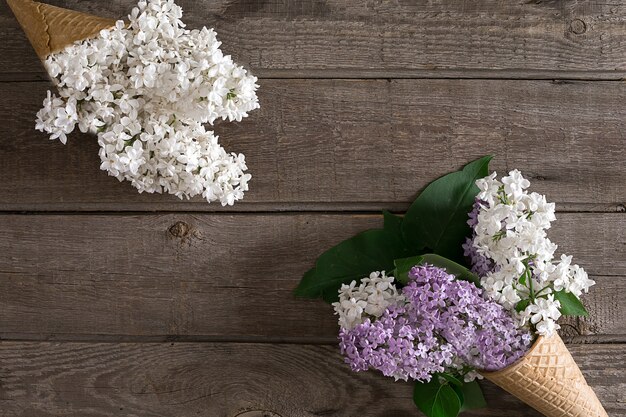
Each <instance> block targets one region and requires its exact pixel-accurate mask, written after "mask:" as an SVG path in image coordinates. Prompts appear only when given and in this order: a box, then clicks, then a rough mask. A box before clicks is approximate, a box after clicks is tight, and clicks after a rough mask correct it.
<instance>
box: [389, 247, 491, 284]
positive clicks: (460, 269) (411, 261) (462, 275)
mask: <svg viewBox="0 0 626 417" xmlns="http://www.w3.org/2000/svg"><path fill="white" fill-rule="evenodd" d="M393 263H394V265H395V266H396V269H395V270H394V277H395V278H396V279H397V280H398V281H399V282H401V283H403V284H406V283H407V282H408V280H409V277H408V274H409V271H411V268H413V267H414V266H415V265H423V264H430V265H435V266H438V267H440V268H445V269H446V271H448V273H450V274H452V275H454V276H456V278H457V279H462V280H464V281H469V282H472V283H474V284H475V285H476V286H478V287H480V278H478V276H476V275H475V274H473V273H472V272H471V271H470V270H469V269H467V268H465V267H464V266H462V265H459V264H457V263H456V262H453V261H451V260H450V259H447V258H444V257H443V256H439V255H435V254H433V253H426V254H423V255H418V256H411V257H408V258H403V259H396V260H395V261H393Z"/></svg>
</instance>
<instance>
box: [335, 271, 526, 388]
mask: <svg viewBox="0 0 626 417" xmlns="http://www.w3.org/2000/svg"><path fill="white" fill-rule="evenodd" d="M373 275H374V277H375V278H376V279H379V277H380V276H379V274H378V273H377V272H376V273H374V274H373ZM370 280H371V278H370ZM363 281H365V280H362V282H363ZM392 281H393V278H391V277H387V280H386V281H385V282H386V283H388V284H389V285H393V284H392ZM370 286H371V281H370V282H368V283H364V284H361V286H360V287H356V284H355V283H354V282H353V283H352V284H351V285H350V286H346V287H349V288H342V289H341V290H340V294H341V296H342V297H346V298H344V301H346V300H347V297H348V296H350V295H354V294H355V293H359V294H362V293H366V292H367V288H368V287H370ZM361 287H363V289H360V288H361ZM386 290H387V289H386ZM386 290H385V291H386ZM395 292H396V291H395V287H394V291H393V293H394V294H395ZM346 294H347V295H346ZM401 296H402V297H401V298H399V297H397V298H396V300H397V301H396V302H395V303H391V302H390V303H389V305H388V306H387V307H386V308H385V309H384V312H383V313H382V314H380V315H374V316H372V315H367V316H368V317H367V318H365V319H362V320H359V321H360V322H359V323H358V324H356V325H354V321H353V320H352V317H351V319H350V320H348V324H349V325H350V326H342V328H341V330H340V333H339V340H340V348H341V352H342V354H343V355H344V356H345V361H346V363H348V364H350V366H351V368H352V369H353V370H354V371H365V370H368V369H370V368H371V369H377V370H379V371H380V372H382V373H383V374H384V375H385V376H391V377H394V378H395V379H396V380H398V379H403V380H408V379H412V380H417V381H424V382H425V381H430V380H431V378H432V377H433V375H436V374H440V373H449V374H452V375H455V376H457V377H462V378H463V379H464V380H465V381H466V382H469V381H472V380H473V379H475V378H476V377H477V376H478V373H477V372H476V371H477V370H488V371H495V370H499V369H502V368H504V367H506V366H508V365H510V364H511V363H513V362H514V361H516V360H517V359H519V358H520V357H522V356H523V355H524V353H525V352H526V350H527V349H528V347H529V346H530V343H531V335H530V333H529V332H528V331H527V330H524V329H518V328H517V326H516V324H515V322H514V320H513V319H512V317H511V315H510V314H509V313H508V312H507V311H506V310H505V309H504V308H503V307H502V306H501V305H499V304H498V303H496V302H494V301H492V300H489V299H486V298H485V297H483V292H482V290H481V289H479V288H478V287H476V286H475V285H474V284H472V283H470V282H467V281H461V280H457V279H456V278H455V277H454V276H453V275H451V274H448V273H447V272H446V270H445V269H442V268H438V267H435V266H432V265H423V266H416V267H414V268H412V269H411V271H410V272H409V282H408V284H407V285H406V286H405V287H404V288H402V292H401ZM392 298H393V297H389V298H388V300H391V299H392ZM349 300H350V302H351V305H350V306H349V308H347V309H346V311H348V312H353V311H359V312H360V313H359V314H362V313H363V312H364V311H365V309H366V308H367V301H366V297H364V296H359V297H358V298H357V297H352V298H350V299H349ZM359 303H361V304H360V305H359ZM354 304H356V305H357V307H355V306H354ZM336 308H337V307H336ZM376 312H378V311H376ZM357 315H358V314H357ZM340 317H341V313H340ZM340 324H341V320H340Z"/></svg>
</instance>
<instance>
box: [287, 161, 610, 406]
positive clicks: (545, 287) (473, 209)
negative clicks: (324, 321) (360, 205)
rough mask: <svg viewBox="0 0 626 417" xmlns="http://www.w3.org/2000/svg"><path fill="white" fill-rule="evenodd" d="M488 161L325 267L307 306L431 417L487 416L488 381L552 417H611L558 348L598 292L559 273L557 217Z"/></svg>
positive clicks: (435, 187) (566, 262)
mask: <svg viewBox="0 0 626 417" xmlns="http://www.w3.org/2000/svg"><path fill="white" fill-rule="evenodd" d="M490 159H491V157H489V156H487V157H484V158H481V159H479V160H477V161H474V162H472V163H470V164H468V165H467V166H466V167H465V168H463V170H461V171H458V172H453V173H451V174H448V175H446V176H444V177H442V178H440V179H438V180H436V181H434V182H433V183H431V184H430V185H429V186H428V187H426V188H425V189H424V190H423V191H422V192H421V193H420V194H419V195H418V197H417V198H416V200H415V201H414V202H413V204H412V205H411V206H410V208H409V210H408V211H407V213H406V214H405V215H404V216H402V217H401V216H397V215H393V214H391V213H388V212H384V213H383V218H384V224H383V228H382V229H373V230H367V231H365V232H362V233H360V234H358V235H356V236H354V237H352V238H350V239H348V240H346V241H344V242H341V243H340V244H338V245H337V246H335V247H333V248H331V249H330V250H328V251H326V252H325V253H323V254H322V255H321V256H320V257H319V258H318V260H317V262H316V264H315V267H314V268H313V269H311V270H309V271H308V272H307V273H306V274H305V275H304V277H303V278H302V280H301V282H300V284H299V286H298V288H297V289H296V295H298V296H302V297H309V298H317V297H321V298H323V299H324V300H325V301H327V302H329V303H331V304H332V306H333V307H334V310H335V314H337V315H338V322H339V327H340V330H339V347H340V350H341V353H342V355H343V356H344V358H345V362H346V363H347V364H349V365H350V367H351V369H352V370H353V371H356V372H361V371H366V370H377V371H379V372H381V373H382V374H383V375H384V376H387V377H393V378H394V379H395V380H396V381H398V380H403V381H412V382H413V383H414V384H415V388H414V397H413V399H414V401H415V404H416V405H417V407H418V408H419V409H420V410H421V411H422V412H423V413H424V414H426V415H427V416H428V417H455V416H457V415H458V414H459V412H461V411H463V410H468V409H472V408H479V407H485V406H486V402H485V400H484V398H483V396H482V392H481V388H480V386H479V385H478V383H477V382H476V379H480V378H482V377H483V376H484V377H485V378H487V379H488V380H490V381H492V382H494V383H496V384H497V385H499V386H501V387H502V388H504V389H506V390H507V391H509V392H511V393H512V394H514V395H516V396H518V397H519V398H521V399H522V400H523V401H525V402H527V403H528V404H529V405H531V406H532V407H534V408H536V409H537V410H539V411H540V412H542V413H544V414H545V415H547V416H549V417H557V416H574V417H589V416H593V417H604V416H606V411H604V408H603V407H602V405H601V404H600V402H599V401H598V399H597V397H596V396H595V394H594V393H593V390H592V389H591V388H590V387H589V386H588V385H587V383H586V381H585V380H584V377H583V376H582V373H581V372H580V370H579V369H578V367H577V365H576V363H575V362H574V360H573V359H572V357H571V355H570V354H569V352H568V350H567V347H566V346H565V344H563V341H562V340H561V339H560V337H559V336H558V334H556V330H557V329H558V328H559V326H558V323H557V320H558V319H559V318H560V317H561V316H562V315H570V316H577V315H587V314H588V313H587V311H586V310H585V308H584V306H583V304H582V303H581V301H580V296H581V295H582V294H583V293H585V292H587V291H588V289H589V287H591V286H592V285H593V284H594V281H593V280H591V279H589V277H588V276H587V274H586V272H585V271H584V270H583V269H582V268H581V267H579V266H578V265H575V264H572V258H571V256H567V255H562V256H561V257H560V259H558V260H555V253H556V249H557V246H556V245H555V244H554V243H552V242H551V241H550V240H549V239H548V237H547V230H548V229H549V228H550V224H551V222H553V221H554V220H555V219H556V216H555V207H554V204H553V203H548V202H547V200H546V198H545V196H543V195H540V194H537V193H528V191H527V188H528V187H529V186H530V183H529V182H528V180H526V179H525V178H524V177H523V176H522V175H521V173H520V172H519V171H517V170H513V171H511V172H510V173H509V175H508V176H505V177H503V178H502V179H501V180H498V179H496V174H495V173H492V174H491V175H489V169H488V164H489V161H490ZM371 271H383V272H371ZM384 271H393V272H390V274H389V275H387V274H386V273H385V272H384ZM364 277H365V278H364ZM548 356H549V358H548V359H549V361H548V362H547V363H548V364H552V365H549V366H546V362H545V360H546V358H547V357H548ZM564 369H568V372H566V374H567V375H568V376H567V377H565V378H564V377H563V375H565V374H564V373H563V370H564Z"/></svg>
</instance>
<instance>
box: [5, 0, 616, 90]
mask: <svg viewBox="0 0 626 417" xmlns="http://www.w3.org/2000/svg"><path fill="white" fill-rule="evenodd" d="M47 2H48V3H51V4H54V5H58V6H62V7H69V8H73V9H76V10H80V11H84V12H91V13H95V14H100V15H103V16H107V17H112V18H119V17H124V16H126V15H127V14H128V13H129V11H130V9H131V7H132V6H133V5H134V4H135V3H136V1H135V0H119V1H115V2H99V1H95V0H92V1H85V0H81V1H79V0H47ZM178 3H179V4H181V5H182V6H183V8H184V9H185V11H186V15H185V17H184V20H185V21H186V22H187V23H188V25H189V26H190V27H192V28H196V27H200V26H202V25H208V26H212V27H215V28H216V30H217V32H218V34H219V37H220V39H221V40H222V41H223V42H224V49H225V51H226V52H228V53H231V54H232V55H233V56H234V57H235V58H236V59H237V60H238V61H240V62H245V63H248V64H249V65H250V66H251V68H253V70H258V71H259V72H263V71H264V70H273V69H278V70H284V69H288V70H295V71H296V72H297V73H296V74H300V76H305V77H308V75H307V74H306V70H313V71H319V70H331V71H332V70H334V69H347V70H350V71H351V72H353V73H355V74H357V75H358V74H367V71H368V70H369V71H371V70H378V76H383V77H385V76H387V75H386V74H385V73H386V71H391V72H393V71H397V70H399V69H401V70H405V71H406V70H417V71H433V72H436V70H440V69H442V70H472V71H476V70H479V71H480V70H487V71H493V70H495V71H493V72H492V74H493V75H494V76H498V74H499V73H498V70H505V71H504V72H500V74H503V75H504V76H506V74H507V72H506V70H509V71H512V72H519V70H520V69H522V70H531V71H532V70H545V71H550V72H552V71H554V70H558V71H569V72H572V71H593V72H594V74H596V76H597V75H598V74H600V73H601V72H602V71H604V72H605V75H606V76H608V77H611V72H616V73H617V74H615V75H613V76H612V77H613V78H615V76H621V77H623V75H624V74H625V73H626V59H625V58H624V57H625V56H626V31H625V30H624V26H625V25H624V24H625V23H626V6H625V5H624V4H621V3H619V2H613V3H611V2H599V1H590V2H579V1H572V2H569V1H568V2H566V1H510V2H500V1H497V0H489V1H481V2H473V1H455V2H446V3H445V5H444V4H442V3H439V2H431V1H425V0H421V1H417V2H407V1H391V2H363V1H359V0H315V1H284V0H266V1H251V0H218V1H197V0H178ZM0 38H2V39H3V42H2V45H1V46H0V56H2V57H3V59H2V61H1V62H0V73H7V72H8V73H22V74H24V73H33V72H36V73H41V72H42V70H41V66H40V64H39V62H38V61H37V58H36V56H35V54H34V53H33V52H32V50H31V48H30V47H29V45H28V43H27V40H26V38H25V36H24V35H23V33H22V32H21V30H20V28H19V26H18V24H17V22H16V21H15V19H14V18H13V15H12V14H11V12H10V10H9V9H8V7H7V5H6V4H5V2H2V3H1V4H0ZM303 71H305V73H304V74H302V72H303ZM331 74H332V73H331ZM416 74H417V75H418V76H419V72H418V73H416Z"/></svg>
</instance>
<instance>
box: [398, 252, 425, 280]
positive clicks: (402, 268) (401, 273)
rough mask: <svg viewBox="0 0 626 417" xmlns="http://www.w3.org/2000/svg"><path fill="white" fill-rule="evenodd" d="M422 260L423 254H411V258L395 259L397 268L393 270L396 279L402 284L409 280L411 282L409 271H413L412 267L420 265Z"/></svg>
mask: <svg viewBox="0 0 626 417" xmlns="http://www.w3.org/2000/svg"><path fill="white" fill-rule="evenodd" d="M422 261H423V258H422V257H421V255H418V256H411V257H409V258H401V259H395V260H394V261H393V264H394V266H395V269H394V270H393V276H394V278H395V279H396V281H398V282H400V283H402V284H406V283H407V282H409V272H410V271H411V268H413V267H414V266H415V265H420V264H421V263H422Z"/></svg>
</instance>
